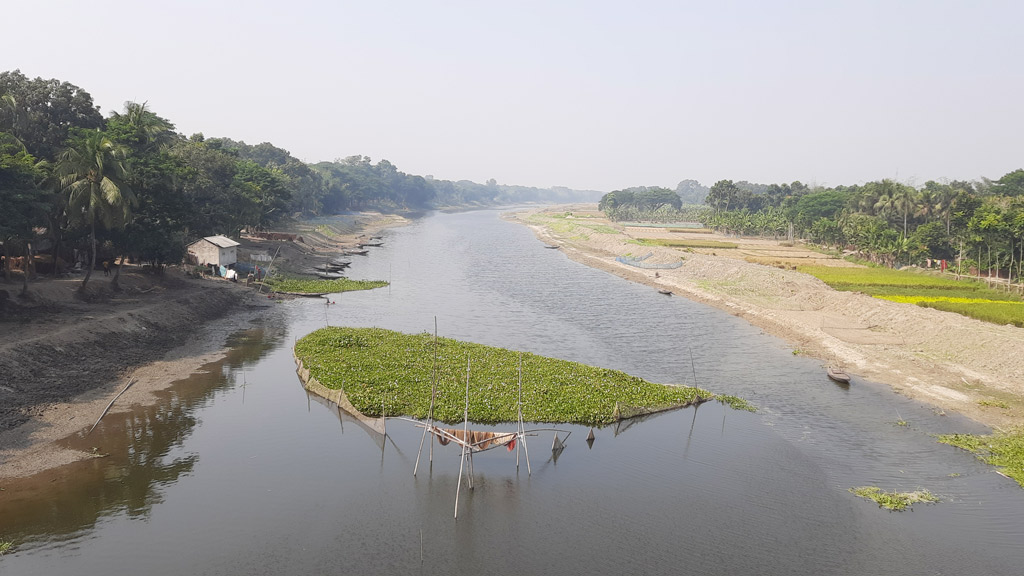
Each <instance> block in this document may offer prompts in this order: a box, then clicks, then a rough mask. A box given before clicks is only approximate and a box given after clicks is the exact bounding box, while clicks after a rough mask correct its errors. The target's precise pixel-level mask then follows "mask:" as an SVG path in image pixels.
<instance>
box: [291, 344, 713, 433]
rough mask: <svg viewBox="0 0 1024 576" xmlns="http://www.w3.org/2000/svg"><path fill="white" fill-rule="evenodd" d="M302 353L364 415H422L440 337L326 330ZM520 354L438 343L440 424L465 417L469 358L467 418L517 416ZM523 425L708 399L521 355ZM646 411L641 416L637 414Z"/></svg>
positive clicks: (582, 420)
mask: <svg viewBox="0 0 1024 576" xmlns="http://www.w3.org/2000/svg"><path fill="white" fill-rule="evenodd" d="M295 355H296V357H298V358H299V359H300V360H302V362H303V364H305V366H306V367H307V368H309V370H310V373H311V375H312V376H313V377H315V378H316V379H317V380H319V381H320V383H321V384H323V385H324V386H326V387H328V388H332V389H335V390H338V389H341V390H344V392H345V394H346V395H347V396H348V398H349V401H351V402H352V405H353V406H355V407H356V409H358V410H359V411H360V412H362V413H364V414H368V415H372V416H378V415H380V414H381V409H382V402H383V409H384V410H385V411H386V414H387V415H389V416H396V415H407V416H412V417H415V418H425V417H426V416H427V412H428V410H429V407H430V391H431V382H432V378H431V374H432V369H433V366H434V338H433V337H432V336H431V335H429V334H425V333H424V334H416V335H410V334H402V333H400V332H393V331H390V330H383V329H379V328H323V329H321V330H317V331H316V332H313V333H311V334H309V335H308V336H305V337H304V338H302V339H300V340H299V341H298V342H297V343H296V344H295ZM519 358H520V355H519V353H518V352H515V351H513V350H506V349H503V348H494V347H491V346H484V345H481V344H473V343H469V342H460V341H458V340H452V339H448V338H438V339H437V375H438V376H437V390H438V392H437V398H436V404H435V406H434V417H435V418H436V419H438V420H442V421H445V422H460V421H462V418H463V409H464V407H465V391H466V369H467V360H468V361H469V384H470V391H469V419H470V420H473V421H474V422H481V423H497V422H512V421H515V420H516V418H517V413H516V409H517V401H518V394H519V389H518V382H519V371H518V367H519ZM522 369H523V372H522V381H523V418H524V419H525V420H527V421H531V422H559V423H577V424H589V425H603V424H609V423H611V422H614V421H615V417H614V414H615V413H616V412H617V411H618V412H619V413H630V414H637V413H648V412H654V411H658V410H663V409H667V408H672V407H680V406H686V405H688V404H690V403H692V402H694V401H695V400H696V399H697V398H698V397H700V398H704V399H707V398H711V397H713V395H712V394H711V393H710V392H707V391H705V390H701V389H699V388H692V387H684V386H665V385H661V384H654V383H651V382H647V381H645V380H643V379H641V378H637V377H635V376H630V375H628V374H625V373H623V372H619V371H617V370H607V369H604V368H596V367H593V366H586V365H583V364H579V363H576V362H569V361H566V360H558V359H555V358H546V357H543V356H537V355H534V354H529V353H523V354H522ZM638 410H639V412H638Z"/></svg>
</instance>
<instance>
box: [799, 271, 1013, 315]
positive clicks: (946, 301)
mask: <svg viewBox="0 0 1024 576" xmlns="http://www.w3.org/2000/svg"><path fill="white" fill-rule="evenodd" d="M798 270H799V271H800V272H804V273H806V274H810V275H812V276H814V277H816V278H818V279H820V280H821V281H822V282H825V283H826V284H828V285H829V286H831V287H832V288H834V289H836V290H845V291H848V292H861V293H864V294H867V295H869V296H874V297H875V298H880V299H882V300H889V301H892V302H900V303H906V304H916V305H918V306H922V307H925V308H935V309H936V310H944V311H946V312H955V313H957V314H961V315H963V316H968V317H970V318H974V319H976V320H982V321H984V322H991V323H993V324H1013V325H1014V326H1018V327H1024V302H1022V301H1021V300H1020V298H1018V297H1016V296H1014V295H1012V294H1008V293H1005V292H999V291H998V290H993V289H991V288H989V287H987V286H985V285H983V284H981V283H979V282H975V281H973V280H956V279H953V278H944V277H941V276H934V275H931V274H926V273H922V272H909V271H904V270H891V269H888V268H854V267H842V268H840V267H830V266H800V267H799V268H798Z"/></svg>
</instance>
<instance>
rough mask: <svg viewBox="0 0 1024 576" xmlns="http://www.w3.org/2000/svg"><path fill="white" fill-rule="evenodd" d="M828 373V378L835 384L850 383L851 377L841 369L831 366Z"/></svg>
mask: <svg viewBox="0 0 1024 576" xmlns="http://www.w3.org/2000/svg"><path fill="white" fill-rule="evenodd" d="M826 373H827V374H828V377H829V378H830V379H831V380H832V381H834V382H838V383H840V384H849V383H850V375H849V374H847V373H846V372H843V370H842V369H841V368H839V367H836V366H829V367H828V370H827V371H826Z"/></svg>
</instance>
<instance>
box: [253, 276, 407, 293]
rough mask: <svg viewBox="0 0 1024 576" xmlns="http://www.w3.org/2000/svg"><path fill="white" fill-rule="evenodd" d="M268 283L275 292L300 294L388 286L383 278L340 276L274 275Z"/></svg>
mask: <svg viewBox="0 0 1024 576" xmlns="http://www.w3.org/2000/svg"><path fill="white" fill-rule="evenodd" d="M266 285H267V287H268V288H270V289H271V290H272V291H274V292H294V293H298V294H334V293H337V292H351V291H353V290H371V289H373V288H380V287H382V286H387V285H388V283H387V282H384V281H383V280H350V279H348V278H338V279H335V280H319V279H317V280H310V279H305V278H292V277H280V276H274V277H271V278H268V279H267V281H266Z"/></svg>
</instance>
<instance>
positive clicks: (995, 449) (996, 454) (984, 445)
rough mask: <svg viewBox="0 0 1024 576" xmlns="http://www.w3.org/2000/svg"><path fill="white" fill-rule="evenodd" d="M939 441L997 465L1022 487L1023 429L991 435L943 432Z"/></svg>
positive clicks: (1023, 473) (1023, 472)
mask: <svg viewBox="0 0 1024 576" xmlns="http://www.w3.org/2000/svg"><path fill="white" fill-rule="evenodd" d="M938 439H939V442H942V443H943V444H949V445H950V446H956V447H957V448H962V449H964V450H967V451H968V452H973V453H974V454H975V455H976V456H977V457H978V458H979V459H980V460H981V461H983V462H985V463H987V464H991V465H993V466H997V467H999V468H1000V472H1001V473H1002V474H1004V475H1006V476H1009V477H1010V478H1013V479H1014V480H1016V481H1017V483H1018V484H1020V485H1021V487H1022V488H1024V429H1021V430H1017V431H1014V432H1008V433H1003V434H992V435H988V436H986V435H978V434H944V435H941V436H939V437H938Z"/></svg>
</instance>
